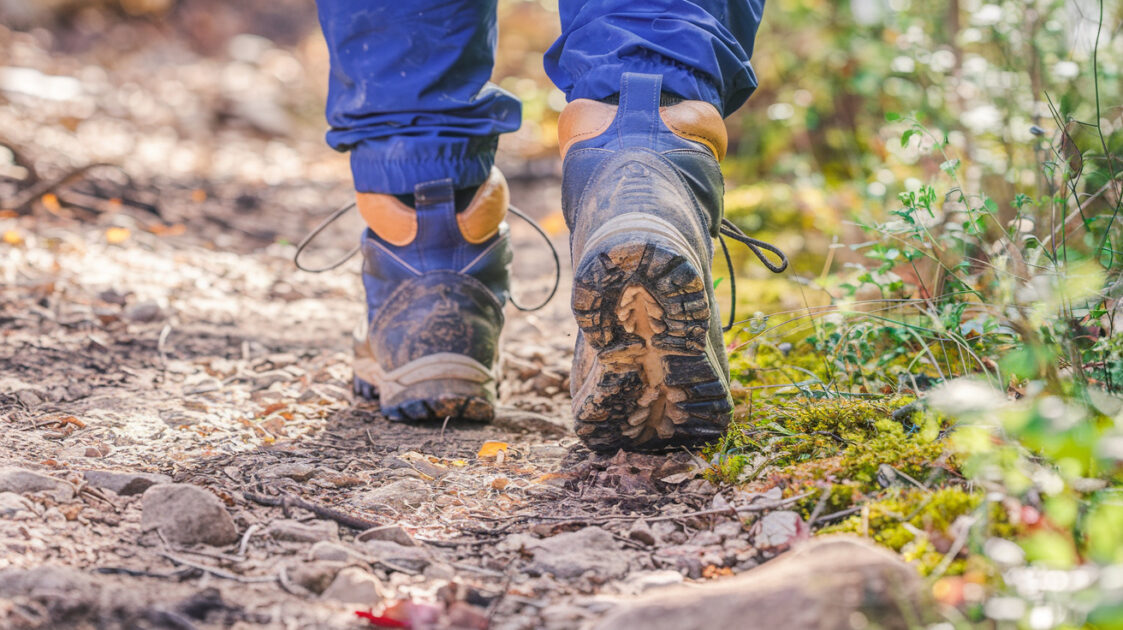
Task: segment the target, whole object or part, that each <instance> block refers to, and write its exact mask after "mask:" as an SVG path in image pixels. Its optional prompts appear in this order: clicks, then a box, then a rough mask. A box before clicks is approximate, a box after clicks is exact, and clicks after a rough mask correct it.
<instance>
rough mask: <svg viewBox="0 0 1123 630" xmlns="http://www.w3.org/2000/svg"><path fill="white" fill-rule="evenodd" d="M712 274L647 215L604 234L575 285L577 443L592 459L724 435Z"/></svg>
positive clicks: (593, 242) (596, 237)
mask: <svg viewBox="0 0 1123 630" xmlns="http://www.w3.org/2000/svg"><path fill="white" fill-rule="evenodd" d="M705 268H706V267H703V261H701V260H699V259H698V257H697V254H696V253H695V252H694V251H693V248H691V247H690V245H689V244H688V242H687V241H686V239H685V238H684V237H683V236H682V234H681V233H680V232H679V231H678V230H677V229H676V228H675V227H674V226H673V225H672V224H670V223H668V222H667V221H664V220H662V219H659V218H658V217H655V216H652V215H650V214H640V213H629V214H624V215H620V216H618V217H615V218H613V219H612V220H611V221H609V222H608V223H606V224H605V225H603V226H601V228H600V229H598V230H597V231H596V232H595V233H594V234H593V235H592V236H590V238H589V240H588V241H587V243H586V245H585V251H584V253H583V255H582V257H581V261H580V262H579V263H578V266H577V271H576V273H575V277H574V288H573V302H572V306H573V313H574V315H575V316H576V319H577V325H578V326H579V327H580V329H581V339H579V340H578V344H582V343H583V344H586V347H585V348H583V349H582V348H579V349H578V351H579V352H582V351H585V352H592V353H593V357H592V367H591V369H589V371H588V372H587V374H584V375H576V374H575V375H574V380H573V382H574V389H573V413H574V418H575V420H576V430H577V435H578V436H579V437H580V438H581V439H582V440H583V441H584V442H585V444H586V445H588V446H589V447H590V448H592V449H594V450H615V449H618V448H624V449H628V450H663V449H666V448H670V447H677V446H680V445H685V446H698V445H700V444H701V443H704V442H708V441H711V440H714V439H716V438H718V437H720V436H721V434H722V433H723V432H724V430H725V428H726V427H727V426H728V425H729V420H730V414H731V411H732V409H733V401H732V398H731V397H730V395H729V385H728V383H727V377H726V375H725V371H724V369H723V368H722V367H721V365H722V364H721V362H720V360H719V359H718V356H717V351H716V350H715V349H714V348H713V347H712V344H711V342H710V336H709V335H710V326H711V325H712V322H711V317H710V316H711V311H710V299H709V293H708V291H707V288H708V287H707V286H706V275H705V272H704V270H705Z"/></svg>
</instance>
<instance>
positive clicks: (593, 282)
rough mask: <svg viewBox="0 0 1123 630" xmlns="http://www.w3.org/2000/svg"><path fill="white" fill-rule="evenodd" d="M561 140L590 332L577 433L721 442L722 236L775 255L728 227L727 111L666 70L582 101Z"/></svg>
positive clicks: (594, 444) (650, 443)
mask: <svg viewBox="0 0 1123 630" xmlns="http://www.w3.org/2000/svg"><path fill="white" fill-rule="evenodd" d="M558 135H559V145H560V147H561V151H562V154H563V157H564V165H563V182H562V208H563V211H564V213H565V217H566V221H567V223H568V225H569V228H570V231H571V234H570V249H571V253H572V256H573V264H574V270H575V271H574V282H573V298H572V307H573V313H574V315H575V316H576V318H577V324H578V326H579V328H580V333H579V335H578V339H577V345H576V349H575V351H574V367H573V376H572V378H571V380H570V382H571V391H572V394H573V413H574V417H575V421H576V429H577V434H578V436H580V438H581V439H582V440H583V441H584V442H585V443H586V444H587V445H588V446H589V447H590V448H593V449H596V450H613V449H617V448H627V449H639V450H656V449H663V448H668V447H674V446H678V445H685V446H697V445H699V444H700V443H702V442H706V441H710V440H713V439H716V438H717V437H719V436H720V435H721V434H722V432H723V431H724V430H725V428H726V427H727V426H728V424H729V420H730V415H731V412H732V409H733V401H732V398H731V396H730V392H729V367H728V363H727V360H726V355H725V348H724V344H723V340H722V326H721V323H720V320H719V313H718V308H717V305H716V303H715V301H714V287H713V278H712V275H711V269H710V267H711V262H712V261H713V255H714V246H713V239H714V238H715V237H718V236H720V235H721V234H727V235H731V236H734V237H735V238H737V239H738V240H742V242H746V241H745V240H744V239H747V240H748V241H751V243H747V244H750V247H753V248H754V252H755V253H757V255H758V256H760V257H762V260H763V254H761V253H760V251H759V249H758V248H757V246H758V245H759V246H763V247H764V248H765V249H769V250H770V251H773V252H776V253H778V252H777V251H776V250H775V248H772V247H771V246H768V245H767V244H763V243H760V242H759V241H756V240H755V239H751V238H748V237H744V239H742V238H741V237H742V236H743V234H742V235H740V236H737V235H735V234H731V233H730V231H729V230H732V229H734V228H730V227H728V226H729V225H730V224H727V223H726V224H724V227H723V219H722V212H723V207H722V196H723V192H724V183H723V180H722V175H721V171H720V169H719V167H718V160H720V159H721V158H722V157H724V154H725V150H726V142H727V138H726V130H725V124H724V121H723V120H722V116H721V114H720V113H719V112H718V111H717V109H716V108H715V107H714V106H713V105H710V104H709V103H704V102H700V101H683V100H682V99H678V98H675V97H673V96H670V95H667V94H664V93H663V92H662V91H661V77H660V76H658V75H643V74H632V73H626V74H624V75H623V77H622V80H621V89H620V94H619V100H618V104H614V103H607V102H601V101H592V100H585V99H579V100H576V101H573V102H572V103H570V104H569V105H568V106H567V107H566V109H565V111H564V112H563V113H562V115H561V119H560V120H559V123H558ZM737 232H738V233H739V231H737ZM780 257H781V259H782V260H783V256H782V254H781V255H780ZM765 264H767V265H769V266H770V268H771V267H776V269H774V270H782V269H783V267H781V266H777V265H772V264H771V263H770V262H768V261H767V260H765ZM784 265H785V266H786V260H785V261H784Z"/></svg>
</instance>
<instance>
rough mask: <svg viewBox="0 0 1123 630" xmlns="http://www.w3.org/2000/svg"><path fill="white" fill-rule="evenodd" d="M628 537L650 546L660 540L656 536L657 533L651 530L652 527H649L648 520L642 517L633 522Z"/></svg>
mask: <svg viewBox="0 0 1123 630" xmlns="http://www.w3.org/2000/svg"><path fill="white" fill-rule="evenodd" d="M628 538H631V539H632V540H634V541H636V542H640V543H643V544H645V545H648V546H651V545H654V544H655V543H656V542H658V540H659V539H657V538H656V537H655V533H654V532H652V531H651V528H650V527H648V525H647V521H645V520H643V519H642V518H641V519H638V520H637V521H636V522H635V523H632V527H631V529H629V530H628Z"/></svg>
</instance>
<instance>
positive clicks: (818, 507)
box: [807, 485, 831, 525]
mask: <svg viewBox="0 0 1123 630" xmlns="http://www.w3.org/2000/svg"><path fill="white" fill-rule="evenodd" d="M830 498H831V487H830V486H829V485H824V486H823V494H821V495H819V502H818V503H816V504H815V509H814V510H811V516H808V517H807V524H808V525H812V524H814V523H815V519H817V518H819V513H820V512H822V511H823V508H825V507H827V500H828V499H830Z"/></svg>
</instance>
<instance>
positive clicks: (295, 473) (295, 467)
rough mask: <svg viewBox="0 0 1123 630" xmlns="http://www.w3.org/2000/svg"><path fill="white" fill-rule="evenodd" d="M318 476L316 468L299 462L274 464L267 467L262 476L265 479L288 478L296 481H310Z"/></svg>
mask: <svg viewBox="0 0 1123 630" xmlns="http://www.w3.org/2000/svg"><path fill="white" fill-rule="evenodd" d="M315 474H316V467H315V466H313V465H311V464H302V463H299V462H289V463H286V464H274V465H272V466H267V467H266V468H265V469H264V470H262V471H261V476H262V477H265V478H272V479H276V478H278V477H287V478H289V479H292V480H294V481H308V480H309V479H311V478H312V477H313V476H315Z"/></svg>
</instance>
